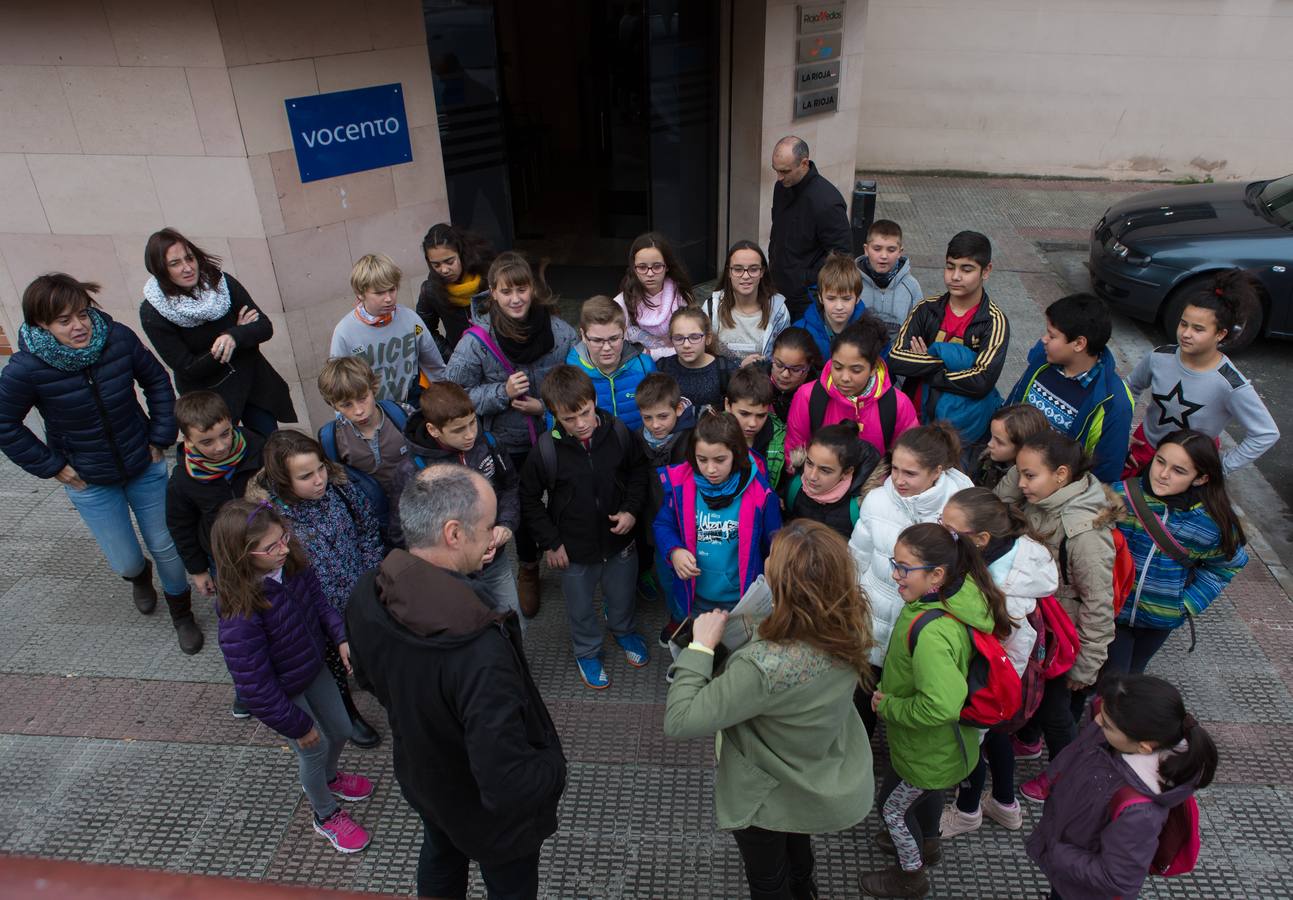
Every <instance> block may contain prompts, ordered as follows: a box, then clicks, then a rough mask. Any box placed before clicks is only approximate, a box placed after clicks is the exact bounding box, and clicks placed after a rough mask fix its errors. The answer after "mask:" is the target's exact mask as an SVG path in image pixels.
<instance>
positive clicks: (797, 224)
mask: <svg viewBox="0 0 1293 900" xmlns="http://www.w3.org/2000/svg"><path fill="white" fill-rule="evenodd" d="M772 171H773V172H775V173H776V174H777V183H776V185H775V186H774V187H773V188H772V235H771V237H770V238H769V239H768V265H769V266H770V267H771V268H772V277H773V280H774V281H775V282H776V285H777V290H778V291H780V292H781V293H782V294H783V295H784V296H785V298H786V307H787V308H788V309H789V310H790V317H791V319H793V320H795V321H798V320H799V319H800V318H801V317H802V316H803V314H804V310H806V309H807V308H808V304H809V303H810V302H811V298H810V297H809V293H808V289H809V288H810V287H812V286H813V285H815V284H816V283H817V271H818V269H820V268H821V267H822V263H824V262H825V261H826V257H827V255H828V254H829V253H830V252H831V251H832V250H839V251H841V252H843V253H847V254H848V255H849V256H852V255H853V233H852V232H851V231H850V230H849V217H848V209H847V207H845V205H844V198H843V197H842V196H841V195H840V192H839V191H838V190H837V189H836V188H835V185H833V184H831V183H830V182H829V181H827V180H826V179H825V178H823V177H822V176H821V175H819V174H818V172H817V166H815V165H813V161H812V160H811V159H809V158H808V144H806V143H805V142H804V140H803V138H798V137H795V136H794V135H793V134H792V135H787V136H786V137H783V138H782V139H781V140H779V141H777V145H776V147H774V148H773V150H772Z"/></svg>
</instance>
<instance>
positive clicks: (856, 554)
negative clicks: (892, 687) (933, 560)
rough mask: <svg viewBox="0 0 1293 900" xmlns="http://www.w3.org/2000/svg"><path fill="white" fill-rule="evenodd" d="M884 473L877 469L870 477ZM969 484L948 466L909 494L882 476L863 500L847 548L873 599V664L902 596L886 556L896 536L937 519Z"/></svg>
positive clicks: (880, 655) (881, 653)
mask: <svg viewBox="0 0 1293 900" xmlns="http://www.w3.org/2000/svg"><path fill="white" fill-rule="evenodd" d="M882 472H883V470H880V469H877V470H876V474H875V475H873V478H875V477H879V475H880V474H881V473H882ZM972 486H973V485H972V484H971V482H970V479H969V478H967V477H966V476H965V473H963V472H962V471H960V470H959V469H948V470H947V471H945V472H944V473H943V474H942V475H940V476H939V477H938V481H936V482H934V484H933V486H932V487H930V488H929V489H928V490H926V491H924V492H923V493H920V494H916V495H915V496H913V497H904V496H902V495H901V494H899V493H898V489H897V488H895V487H894V486H893V478H892V477H886V478H885V479H884V483H883V484H882V485H880V486H879V487H877V488H875V489H874V490H872V491H870V492H868V493H867V495H866V496H865V497H863V498H862V509H861V510H860V513H859V515H858V523H857V525H856V527H854V529H853V536H852V537H851V538H849V550H850V551H851V552H852V554H853V561H854V562H855V563H856V564H857V574H858V579H859V581H860V582H861V584H862V590H864V591H866V595H867V597H868V598H869V599H870V600H871V636H872V637H873V638H875V642H876V643H875V647H874V648H872V650H871V664H872V665H875V666H883V665H884V664H885V663H884V659H885V652H886V650H887V648H888V647H889V635H890V633H891V632H892V631H893V629H894V623H895V622H896V621H898V617H899V615H900V614H901V613H902V608H903V600H902V597H900V596H898V586H897V585H896V584H894V581H893V577H892V573H891V572H890V570H889V557H891V556H893V548H894V545H895V544H896V543H898V535H900V534H902V533H903V531H905V530H906V529H907V528H908V527H910V526H912V525H919V524H920V523H921V522H937V521H938V517H939V516H940V515H942V513H943V507H944V506H946V505H947V501H948V500H950V499H952V495H953V494H955V493H956V492H957V491H960V490H964V489H965V488H968V487H972Z"/></svg>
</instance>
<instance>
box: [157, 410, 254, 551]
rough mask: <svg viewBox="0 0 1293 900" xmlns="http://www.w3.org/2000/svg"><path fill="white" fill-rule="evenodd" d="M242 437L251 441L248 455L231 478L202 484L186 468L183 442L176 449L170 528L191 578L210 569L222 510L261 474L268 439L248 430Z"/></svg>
mask: <svg viewBox="0 0 1293 900" xmlns="http://www.w3.org/2000/svg"><path fill="white" fill-rule="evenodd" d="M242 433H243V437H245V438H246V440H247V452H246V453H244V454H243V457H242V462H240V463H238V468H236V469H234V472H233V475H232V476H231V477H230V478H217V479H215V480H214V481H198V480H197V479H196V478H193V477H192V476H190V475H189V473H188V470H187V469H186V468H184V444H183V442H181V443H180V445H179V447H177V448H176V451H175V468H173V469H171V480H170V482H169V483H168V484H167V485H166V528H167V530H168V531H170V533H171V540H173V541H175V549H176V550H178V551H179V552H180V559H182V560H183V561H184V570H185V571H186V572H188V573H189V574H190V575H197V574H200V573H202V572H206V571H208V569H209V568H210V561H209V560H208V557H209V556H210V555H211V526H212V525H214V524H215V519H216V513H218V512H220V507H222V506H224V505H225V504H226V503H228V502H229V501H230V500H237V499H239V498H240V497H242V495H243V492H244V491H246V489H247V482H248V481H251V479H252V476H254V475H255V474H256V473H257V472H259V471H260V467H261V451H262V450H263V449H264V448H265V439H264V438H263V437H261V436H260V435H258V434H257V433H256V432H254V431H252V430H250V429H248V428H243V429H242Z"/></svg>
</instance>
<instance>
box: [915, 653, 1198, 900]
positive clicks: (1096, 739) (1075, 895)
mask: <svg viewBox="0 0 1293 900" xmlns="http://www.w3.org/2000/svg"><path fill="white" fill-rule="evenodd" d="M921 640H924V638H923V637H922V638H921ZM1169 752H1171V751H1169ZM1157 759H1158V760H1159V761H1161V759H1162V757H1161V756H1157ZM1138 762H1139V761H1138ZM1137 768H1141V767H1140V766H1138V767H1137ZM1142 771H1143V769H1142ZM1046 775H1047V777H1048V778H1049V779H1050V796H1049V797H1048V798H1047V800H1046V805H1045V807H1043V809H1042V817H1041V819H1039V820H1038V822H1037V826H1036V827H1035V828H1034V829H1033V833H1032V834H1030V835H1029V836H1028V840H1027V842H1026V843H1025V848H1026V849H1027V851H1028V855H1029V856H1030V857H1032V859H1033V861H1034V862H1036V863H1037V865H1038V867H1040V868H1041V870H1042V873H1043V874H1044V875H1045V876H1046V880H1047V881H1049V882H1050V883H1051V887H1052V888H1053V889H1054V891H1055V893H1056V894H1057V895H1059V896H1061V897H1063V898H1064V900H1108V898H1109V897H1126V898H1131V897H1136V896H1138V895H1139V894H1140V889H1141V885H1142V884H1144V881H1145V876H1146V874H1148V872H1149V865H1150V863H1151V862H1152V861H1153V859H1154V853H1155V852H1156V851H1157V850H1158V837H1159V834H1160V833H1161V832H1162V830H1163V825H1164V824H1165V823H1166V822H1167V816H1168V814H1169V813H1170V812H1171V811H1172V808H1173V807H1175V806H1179V805H1180V804H1182V803H1184V802H1185V801H1186V800H1187V799H1189V798H1190V797H1191V796H1192V795H1193V794H1194V791H1195V787H1194V785H1193V784H1190V783H1187V784H1178V785H1175V786H1174V787H1170V788H1168V789H1167V790H1163V791H1161V792H1160V791H1157V790H1154V788H1155V787H1159V785H1150V784H1148V783H1146V781H1145V779H1144V778H1143V777H1142V775H1141V774H1138V772H1137V769H1136V768H1133V767H1132V766H1131V765H1129V764H1128V761H1127V757H1126V755H1125V754H1123V753H1120V752H1119V751H1117V750H1115V749H1114V748H1113V747H1111V746H1109V743H1108V741H1106V740H1105V737H1104V732H1103V731H1102V730H1101V728H1100V726H1099V725H1098V724H1096V723H1095V722H1091V723H1090V724H1089V725H1087V726H1086V728H1084V729H1083V730H1082V733H1081V734H1079V735H1078V738H1077V740H1075V741H1074V742H1073V743H1071V744H1069V745H1068V746H1067V747H1065V748H1064V750H1063V752H1061V753H1060V754H1059V756H1058V757H1056V758H1055V760H1054V761H1053V762H1052V763H1051V765H1050V767H1049V768H1048V769H1047V770H1046ZM1151 777H1154V776H1151ZM1124 786H1128V787H1132V788H1134V789H1135V790H1137V791H1139V792H1140V793H1141V794H1144V795H1145V796H1147V797H1149V798H1150V800H1151V802H1149V803H1136V804H1132V805H1131V806H1128V807H1126V808H1125V809H1123V811H1122V812H1120V813H1119V814H1118V818H1117V819H1111V818H1110V810H1109V806H1110V804H1111V803H1112V802H1113V797H1114V794H1116V793H1117V792H1118V790H1119V789H1120V788H1122V787H1124Z"/></svg>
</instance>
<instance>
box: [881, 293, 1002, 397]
mask: <svg viewBox="0 0 1293 900" xmlns="http://www.w3.org/2000/svg"><path fill="white" fill-rule="evenodd" d="M947 299H948V295H947V294H943V295H942V296H939V297H928V298H926V299H924V300H922V301H920V303H918V304H916V306H915V307H913V308H912V310H911V312H910V313H908V315H907V321H905V322H903V323H902V327H901V328H900V329H898V336H897V337H896V338H894V342H893V349H892V350H890V351H889V372H890V373H891V374H893V375H895V376H901V377H904V378H906V379H907V381H906V382H905V383H904V384H903V388H902V389H903V390H904V391H905V392H906V393H907V394H909V395H911V396H915V393H916V392H917V391H919V389H920V385H922V384H928V385H929V386H930V388H931V389H932V390H934V391H948V392H950V393H953V394H961V395H963V396H966V397H974V398H978V397H986V396H987V395H988V394H989V393H991V392H992V389H993V388H995V387H996V386H997V379H998V378H1000V377H1001V369H1002V367H1003V366H1004V365H1005V364H1006V349H1007V348H1008V347H1009V346H1010V321H1009V320H1008V319H1007V318H1006V314H1005V313H1004V312H1002V311H1001V307H999V306H997V304H995V303H993V302H992V301H991V300H990V299H989V298H988V292H987V291H984V292H983V300H982V301H980V303H979V308H978V310H977V311H976V312H975V313H974V318H973V319H971V320H970V324H969V325H967V326H966V327H965V346H967V347H969V348H970V349H971V350H973V351H974V352H975V353H976V354H977V356H976V359H975V362H974V365H973V366H971V367H970V368H968V369H964V370H962V371H960V372H948V371H946V369H945V367H944V365H943V361H942V360H941V359H939V358H938V357H936V356H930V355H929V354H927V353H916V352H914V351H913V350H912V349H911V339H912V338H913V337H918V338H923V339H924V341H925V343H926V345H929V344H932V343H934V341H935V340H936V339H937V338H938V331H939V329H940V328H941V327H942V325H943V313H944V312H946V310H947ZM936 404H937V398H936V397H934V396H931V397H930V402H929V403H928V404H927V406H928V408H929V409H933V408H934V406H935V405H936ZM922 412H924V410H922Z"/></svg>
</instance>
